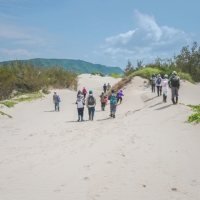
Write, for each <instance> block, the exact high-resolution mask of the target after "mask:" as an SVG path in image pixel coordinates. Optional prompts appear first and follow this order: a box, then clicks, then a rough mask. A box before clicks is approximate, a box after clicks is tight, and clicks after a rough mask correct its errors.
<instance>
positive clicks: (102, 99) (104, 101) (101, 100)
mask: <svg viewBox="0 0 200 200" xmlns="http://www.w3.org/2000/svg"><path fill="white" fill-rule="evenodd" d="M99 97H100V102H101V110H103V111H105V107H106V100H105V98H106V97H105V95H104V92H102V93H101V95H100V96H99Z"/></svg>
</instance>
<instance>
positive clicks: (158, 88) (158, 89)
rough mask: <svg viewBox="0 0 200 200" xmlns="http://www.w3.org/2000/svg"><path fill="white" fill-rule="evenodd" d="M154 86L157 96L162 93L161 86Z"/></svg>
mask: <svg viewBox="0 0 200 200" xmlns="http://www.w3.org/2000/svg"><path fill="white" fill-rule="evenodd" d="M156 87H157V93H158V96H160V95H161V94H162V87H161V86H156Z"/></svg>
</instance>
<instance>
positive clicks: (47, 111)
mask: <svg viewBox="0 0 200 200" xmlns="http://www.w3.org/2000/svg"><path fill="white" fill-rule="evenodd" d="M44 112H56V111H55V110H49V111H44Z"/></svg>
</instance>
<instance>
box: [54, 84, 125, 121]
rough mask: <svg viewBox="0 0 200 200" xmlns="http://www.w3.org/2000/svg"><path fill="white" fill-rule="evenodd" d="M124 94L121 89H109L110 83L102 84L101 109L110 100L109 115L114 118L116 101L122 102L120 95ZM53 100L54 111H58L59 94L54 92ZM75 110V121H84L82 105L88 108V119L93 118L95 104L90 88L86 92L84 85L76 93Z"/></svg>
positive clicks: (103, 108)
mask: <svg viewBox="0 0 200 200" xmlns="http://www.w3.org/2000/svg"><path fill="white" fill-rule="evenodd" d="M87 94H88V95H87ZM123 96H124V94H123V90H119V91H118V93H116V92H115V91H114V90H111V85H110V84H109V83H108V85H106V84H104V85H103V91H102V93H101V94H100V96H99V97H100V102H101V110H102V111H105V107H106V105H108V104H109V102H110V115H109V116H110V117H112V118H115V116H116V110H117V105H118V102H119V103H120V104H121V103H122V97H123ZM53 102H54V104H55V111H56V110H58V111H60V105H59V103H60V102H61V100H60V97H59V95H58V94H57V93H56V92H54V95H53ZM75 103H76V104H77V112H78V120H77V121H84V106H86V107H87V108H88V115H89V120H91V121H93V120H94V114H95V107H96V104H97V101H96V97H95V96H94V94H93V91H92V90H89V93H88V92H87V90H86V88H85V87H84V88H83V90H82V91H81V90H79V91H78V93H77V99H76V102H75Z"/></svg>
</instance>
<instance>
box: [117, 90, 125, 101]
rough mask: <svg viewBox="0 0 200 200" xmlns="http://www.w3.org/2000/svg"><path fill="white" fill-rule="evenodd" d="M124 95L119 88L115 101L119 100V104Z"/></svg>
mask: <svg viewBox="0 0 200 200" xmlns="http://www.w3.org/2000/svg"><path fill="white" fill-rule="evenodd" d="M123 96H124V94H123V90H120V91H119V92H118V93H117V103H118V102H119V100H120V104H121V103H122V97H123Z"/></svg>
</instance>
